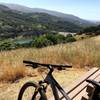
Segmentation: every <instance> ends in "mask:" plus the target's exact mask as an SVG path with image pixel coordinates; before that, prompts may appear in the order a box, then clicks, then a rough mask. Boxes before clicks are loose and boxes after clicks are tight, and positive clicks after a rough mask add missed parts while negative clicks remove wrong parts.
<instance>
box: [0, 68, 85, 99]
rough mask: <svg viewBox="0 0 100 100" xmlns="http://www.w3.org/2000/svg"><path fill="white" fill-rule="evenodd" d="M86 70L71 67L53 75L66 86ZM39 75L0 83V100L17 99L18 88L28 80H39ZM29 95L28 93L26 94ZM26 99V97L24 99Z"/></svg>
mask: <svg viewBox="0 0 100 100" xmlns="http://www.w3.org/2000/svg"><path fill="white" fill-rule="evenodd" d="M85 72H86V70H83V69H71V70H65V71H60V72H58V71H56V72H55V73H54V76H55V77H56V79H57V81H58V82H59V83H60V84H62V87H66V86H68V85H69V84H70V83H71V82H72V81H74V80H76V79H77V78H79V77H80V76H81V75H83V74H84V73H85ZM39 79H41V78H40V77H38V78H37V77H25V78H23V79H20V80H17V81H16V82H15V83H12V84H11V83H0V100H17V97H18V93H19V90H20V88H21V86H22V85H23V84H24V83H25V82H27V81H29V80H39ZM26 96H29V95H26ZM26 100H27V99H26Z"/></svg>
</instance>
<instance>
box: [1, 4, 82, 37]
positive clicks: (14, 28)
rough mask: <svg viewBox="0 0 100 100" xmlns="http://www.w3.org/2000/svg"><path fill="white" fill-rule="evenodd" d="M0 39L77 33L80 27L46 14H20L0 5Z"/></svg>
mask: <svg viewBox="0 0 100 100" xmlns="http://www.w3.org/2000/svg"><path fill="white" fill-rule="evenodd" d="M0 7H1V9H0V39H5V38H15V37H18V36H23V37H25V36H28V37H30V36H34V35H40V34H43V33H46V32H50V31H69V32H78V31H80V29H81V27H80V26H79V25H76V24H74V23H72V22H68V21H65V20H63V19H61V18H59V17H56V16H52V15H49V14H46V13H22V12H18V11H15V10H10V9H9V8H7V7H5V6H2V5H0Z"/></svg>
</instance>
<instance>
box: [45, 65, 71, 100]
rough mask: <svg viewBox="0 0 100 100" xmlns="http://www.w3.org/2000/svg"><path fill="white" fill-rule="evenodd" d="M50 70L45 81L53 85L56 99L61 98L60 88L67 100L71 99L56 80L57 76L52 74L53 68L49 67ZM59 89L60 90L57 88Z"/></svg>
mask: <svg viewBox="0 0 100 100" xmlns="http://www.w3.org/2000/svg"><path fill="white" fill-rule="evenodd" d="M49 69H50V71H49V73H48V74H47V76H46V78H45V79H44V82H46V83H48V84H50V85H51V88H52V92H53V95H54V98H55V100H61V99H60V98H59V95H58V90H59V91H60V93H61V94H62V95H63V96H64V98H65V99H66V100H71V99H70V98H69V96H68V95H67V94H66V92H65V91H64V90H63V88H62V87H61V86H60V85H59V83H58V82H57V81H56V80H55V78H54V77H53V75H52V72H53V68H52V67H51V68H49ZM57 89H58V90H57Z"/></svg>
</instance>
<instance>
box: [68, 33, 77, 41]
mask: <svg viewBox="0 0 100 100" xmlns="http://www.w3.org/2000/svg"><path fill="white" fill-rule="evenodd" d="M75 41H76V39H75V38H74V37H73V36H72V35H71V34H68V35H67V37H66V42H75Z"/></svg>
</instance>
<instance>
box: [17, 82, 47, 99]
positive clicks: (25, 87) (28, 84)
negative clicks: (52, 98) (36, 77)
mask: <svg viewBox="0 0 100 100" xmlns="http://www.w3.org/2000/svg"><path fill="white" fill-rule="evenodd" d="M31 86H32V87H34V88H35V89H37V88H38V85H37V84H36V83H35V82H27V83H25V84H24V85H23V86H22V88H21V89H20V92H19V95H18V100H22V98H23V95H24V92H25V90H26V89H27V88H29V87H31ZM38 92H39V94H40V99H39V100H47V97H46V95H45V92H44V91H43V89H41V90H40V91H37V92H35V95H34V94H33V96H32V99H31V100H36V99H35V98H36V96H37V94H38Z"/></svg>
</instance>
